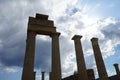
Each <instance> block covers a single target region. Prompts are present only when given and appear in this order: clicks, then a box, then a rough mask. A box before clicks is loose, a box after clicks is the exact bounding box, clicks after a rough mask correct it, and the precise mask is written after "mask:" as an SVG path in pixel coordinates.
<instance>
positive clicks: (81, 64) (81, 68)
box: [72, 35, 88, 80]
mask: <svg viewBox="0 0 120 80" xmlns="http://www.w3.org/2000/svg"><path fill="white" fill-rule="evenodd" d="M81 38H82V36H79V35H75V36H74V37H73V38H72V40H74V43H75V51H76V61H77V68H78V75H79V80H88V76H87V71H86V66H85V60H84V55H83V50H82V45H81V41H80V39H81Z"/></svg>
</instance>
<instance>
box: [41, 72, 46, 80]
mask: <svg viewBox="0 0 120 80" xmlns="http://www.w3.org/2000/svg"><path fill="white" fill-rule="evenodd" d="M44 74H45V72H42V77H41V78H42V79H41V80H44V77H45V75H44Z"/></svg>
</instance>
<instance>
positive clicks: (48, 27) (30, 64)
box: [22, 14, 61, 80]
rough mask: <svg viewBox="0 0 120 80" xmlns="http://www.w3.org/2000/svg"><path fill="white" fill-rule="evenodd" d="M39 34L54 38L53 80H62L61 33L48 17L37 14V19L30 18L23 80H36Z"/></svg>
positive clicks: (51, 74) (51, 76)
mask: <svg viewBox="0 0 120 80" xmlns="http://www.w3.org/2000/svg"><path fill="white" fill-rule="evenodd" d="M37 34H41V35H46V36H50V37H51V38H52V70H51V73H50V78H51V80H61V65H60V50H59V35H60V33H59V32H56V27H54V23H53V21H51V20H48V16H47V15H43V14H36V17H35V18H34V17H29V22H28V30H27V40H26V52H25V59H24V65H23V73H22V80H34V79H35V73H34V56H35V36H36V35H37Z"/></svg>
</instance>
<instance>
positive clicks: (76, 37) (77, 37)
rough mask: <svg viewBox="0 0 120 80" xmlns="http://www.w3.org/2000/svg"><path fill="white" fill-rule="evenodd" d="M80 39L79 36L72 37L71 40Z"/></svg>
mask: <svg viewBox="0 0 120 80" xmlns="http://www.w3.org/2000/svg"><path fill="white" fill-rule="evenodd" d="M81 38H82V36H81V35H74V36H73V38H72V40H75V39H81Z"/></svg>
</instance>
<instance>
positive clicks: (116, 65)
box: [114, 63, 120, 80]
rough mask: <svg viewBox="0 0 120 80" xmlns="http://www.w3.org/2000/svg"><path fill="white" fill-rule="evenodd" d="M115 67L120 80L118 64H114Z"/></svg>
mask: <svg viewBox="0 0 120 80" xmlns="http://www.w3.org/2000/svg"><path fill="white" fill-rule="evenodd" d="M114 67H115V70H116V73H117V76H118V79H119V80H120V70H119V67H118V64H117V63H115V64H114Z"/></svg>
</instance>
